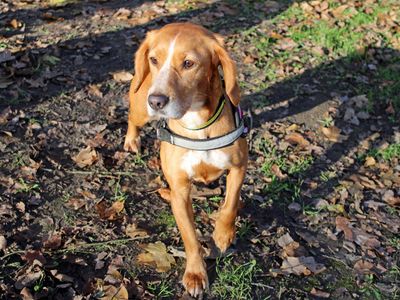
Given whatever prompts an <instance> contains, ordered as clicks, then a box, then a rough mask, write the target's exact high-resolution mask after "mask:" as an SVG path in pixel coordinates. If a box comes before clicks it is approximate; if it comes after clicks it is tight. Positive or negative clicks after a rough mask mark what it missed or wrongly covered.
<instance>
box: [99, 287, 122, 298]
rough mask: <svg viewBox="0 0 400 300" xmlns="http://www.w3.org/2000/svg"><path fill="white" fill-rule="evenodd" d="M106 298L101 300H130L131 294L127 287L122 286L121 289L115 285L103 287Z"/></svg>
mask: <svg viewBox="0 0 400 300" xmlns="http://www.w3.org/2000/svg"><path fill="white" fill-rule="evenodd" d="M103 292H104V296H103V297H101V298H100V299H101V300H128V299H129V294H128V290H127V289H126V287H125V286H124V285H123V284H121V285H120V286H119V287H115V286H113V285H107V286H103Z"/></svg>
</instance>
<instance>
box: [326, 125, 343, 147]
mask: <svg viewBox="0 0 400 300" xmlns="http://www.w3.org/2000/svg"><path fill="white" fill-rule="evenodd" d="M340 131H341V130H340V129H339V128H337V127H336V126H331V127H322V133H323V134H324V135H325V137H326V138H327V139H328V140H329V141H331V142H335V143H340V142H341V141H342V138H343V137H342V135H340Z"/></svg>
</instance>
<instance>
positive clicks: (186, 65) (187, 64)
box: [183, 59, 194, 69]
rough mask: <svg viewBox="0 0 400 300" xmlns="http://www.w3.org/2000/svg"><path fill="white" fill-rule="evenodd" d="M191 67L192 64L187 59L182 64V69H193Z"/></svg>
mask: <svg viewBox="0 0 400 300" xmlns="http://www.w3.org/2000/svg"><path fill="white" fill-rule="evenodd" d="M193 65H194V62H193V61H191V60H188V59H187V60H185V61H184V62H183V68H184V69H190V68H191V67H193Z"/></svg>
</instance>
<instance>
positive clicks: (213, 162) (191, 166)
mask: <svg viewBox="0 0 400 300" xmlns="http://www.w3.org/2000/svg"><path fill="white" fill-rule="evenodd" d="M229 162H230V157H229V155H228V154H226V153H225V152H223V151H221V150H209V151H194V150H189V151H187V152H186V153H185V154H184V155H183V156H182V159H181V169H182V170H184V171H185V172H186V173H187V174H188V176H189V177H190V178H195V177H199V176H201V177H204V174H196V173H198V168H197V167H198V166H199V165H200V164H201V163H203V164H206V165H208V166H212V167H214V168H216V169H219V170H221V171H222V170H225V169H227V168H228V167H229ZM210 175H211V174H210Z"/></svg>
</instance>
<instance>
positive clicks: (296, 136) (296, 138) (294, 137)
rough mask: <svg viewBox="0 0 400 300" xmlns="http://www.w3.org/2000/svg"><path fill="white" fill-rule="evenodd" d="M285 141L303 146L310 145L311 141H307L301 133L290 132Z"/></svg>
mask: <svg viewBox="0 0 400 300" xmlns="http://www.w3.org/2000/svg"><path fill="white" fill-rule="evenodd" d="M285 141H287V142H289V143H290V144H292V145H299V146H300V147H301V148H306V147H307V146H309V145H310V142H309V141H307V140H306V139H305V138H304V137H303V136H302V135H301V134H300V133H296V132H293V133H290V134H288V135H287V136H286V137H285Z"/></svg>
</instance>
